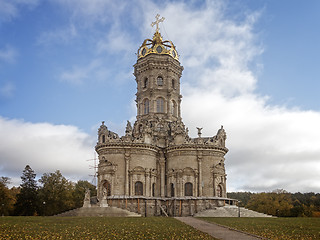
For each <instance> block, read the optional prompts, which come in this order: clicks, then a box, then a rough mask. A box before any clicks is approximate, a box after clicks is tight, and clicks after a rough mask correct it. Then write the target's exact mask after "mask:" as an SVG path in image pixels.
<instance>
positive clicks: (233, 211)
mask: <svg viewBox="0 0 320 240" xmlns="http://www.w3.org/2000/svg"><path fill="white" fill-rule="evenodd" d="M238 216H239V208H238V207H237V206H234V205H231V206H229V205H226V206H224V207H216V208H213V209H208V210H205V211H202V212H199V213H196V214H195V215H194V217H238ZM240 217H273V216H271V215H267V214H264V213H259V212H255V211H252V210H249V209H246V208H243V207H241V208H240Z"/></svg>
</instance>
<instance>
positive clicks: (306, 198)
mask: <svg viewBox="0 0 320 240" xmlns="http://www.w3.org/2000/svg"><path fill="white" fill-rule="evenodd" d="M228 197H229V198H233V199H238V200H240V206H242V207H245V208H248V209H251V210H254V211H257V212H262V213H265V214H269V215H273V216H278V217H320V194H319V193H313V192H309V193H300V192H298V193H289V192H287V191H285V190H283V189H277V190H274V191H272V192H262V193H251V192H230V193H228Z"/></svg>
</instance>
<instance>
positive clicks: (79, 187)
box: [73, 180, 97, 208]
mask: <svg viewBox="0 0 320 240" xmlns="http://www.w3.org/2000/svg"><path fill="white" fill-rule="evenodd" d="M86 188H88V189H90V195H91V196H96V195H97V190H96V186H94V185H93V184H91V183H89V182H88V181H83V180H79V181H78V182H77V183H76V185H75V188H74V191H73V200H74V204H75V207H76V208H79V207H82V206H83V199H84V194H85V191H86Z"/></svg>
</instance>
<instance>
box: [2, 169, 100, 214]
mask: <svg viewBox="0 0 320 240" xmlns="http://www.w3.org/2000/svg"><path fill="white" fill-rule="evenodd" d="M21 180H22V182H21V184H20V186H19V187H12V188H9V187H8V184H10V179H9V178H8V177H1V178H0V207H1V212H0V214H1V215H5V216H7V215H16V216H51V215H55V214H58V213H61V212H65V211H68V210H71V209H74V208H79V207H82V205H83V199H84V194H85V190H86V188H89V189H90V190H91V196H96V187H95V186H94V185H92V184H91V183H89V182H88V181H82V180H79V181H78V182H76V183H74V182H71V181H69V180H68V179H66V178H65V177H64V176H62V174H61V172H60V171H59V170H57V171H55V172H53V173H45V174H43V175H42V176H41V178H40V179H39V180H38V181H36V174H35V173H34V171H33V170H32V168H31V167H30V166H29V165H27V166H26V167H25V169H24V170H23V173H22V176H21Z"/></svg>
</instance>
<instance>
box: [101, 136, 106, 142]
mask: <svg viewBox="0 0 320 240" xmlns="http://www.w3.org/2000/svg"><path fill="white" fill-rule="evenodd" d="M105 142H106V136H105V135H102V143H105Z"/></svg>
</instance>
